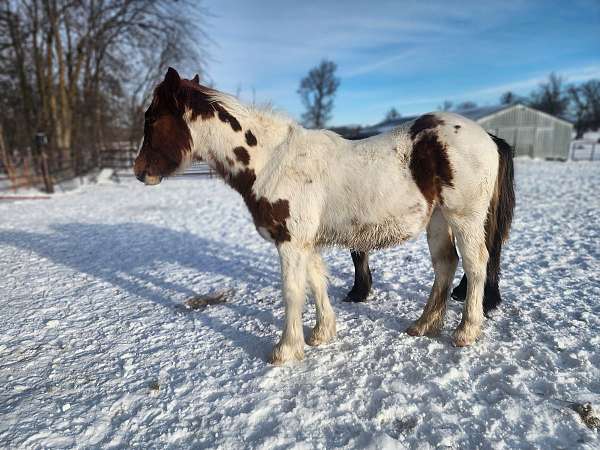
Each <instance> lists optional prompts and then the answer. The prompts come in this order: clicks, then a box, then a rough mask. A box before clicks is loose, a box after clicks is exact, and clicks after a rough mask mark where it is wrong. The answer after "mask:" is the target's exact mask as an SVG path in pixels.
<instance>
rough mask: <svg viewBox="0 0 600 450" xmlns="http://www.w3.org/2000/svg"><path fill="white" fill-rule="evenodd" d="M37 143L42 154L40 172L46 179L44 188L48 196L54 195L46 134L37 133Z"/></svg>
mask: <svg viewBox="0 0 600 450" xmlns="http://www.w3.org/2000/svg"><path fill="white" fill-rule="evenodd" d="M35 143H36V145H37V148H38V151H39V153H40V172H41V174H42V178H43V179H44V187H45V189H46V192H47V193H48V194H53V193H54V185H53V184H52V177H51V176H50V171H49V170H48V153H47V152H46V146H47V144H48V138H47V137H46V135H45V134H44V133H37V134H36V135H35Z"/></svg>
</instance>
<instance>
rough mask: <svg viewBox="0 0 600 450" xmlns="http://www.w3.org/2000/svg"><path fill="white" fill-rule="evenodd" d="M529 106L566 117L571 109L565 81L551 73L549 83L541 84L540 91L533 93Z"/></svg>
mask: <svg viewBox="0 0 600 450" xmlns="http://www.w3.org/2000/svg"><path fill="white" fill-rule="evenodd" d="M529 105H530V106H531V107H532V108H535V109H539V110H540V111H544V112H547V113H548V114H552V115H553V116H558V117H564V116H565V115H566V114H567V112H568V108H569V97H568V96H567V93H566V92H565V88H564V79H563V78H562V77H560V76H558V75H556V74H555V73H551V74H550V77H549V78H548V81H547V82H546V83H541V84H540V85H539V87H538V89H537V90H535V91H533V92H532V93H531V96H530V100H529Z"/></svg>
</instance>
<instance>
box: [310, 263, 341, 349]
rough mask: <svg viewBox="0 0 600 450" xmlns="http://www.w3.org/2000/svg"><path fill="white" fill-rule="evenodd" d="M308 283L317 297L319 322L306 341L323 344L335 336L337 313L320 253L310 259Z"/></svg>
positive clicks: (311, 343)
mask: <svg viewBox="0 0 600 450" xmlns="http://www.w3.org/2000/svg"><path fill="white" fill-rule="evenodd" d="M307 271H308V284H309V286H310V289H311V291H312V292H313V295H314V297H315V306H316V310H317V314H316V315H317V322H316V324H315V327H314V328H313V329H312V332H311V333H310V336H309V337H308V339H307V341H306V343H307V344H308V345H313V346H316V345H321V344H326V343H328V342H330V341H331V340H332V339H333V338H334V337H335V332H336V329H335V328H336V327H335V313H334V312H333V309H332V308H331V304H330V303H329V297H328V295H327V270H326V268H325V265H324V264H323V259H322V258H321V255H319V254H318V253H316V252H315V253H313V254H312V255H311V256H310V258H309V261H308V270H307Z"/></svg>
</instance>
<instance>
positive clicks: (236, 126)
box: [215, 105, 242, 131]
mask: <svg viewBox="0 0 600 450" xmlns="http://www.w3.org/2000/svg"><path fill="white" fill-rule="evenodd" d="M215 108H216V109H217V111H218V112H219V119H220V120H221V122H225V123H228V124H229V125H230V126H231V129H232V130H233V131H242V126H241V125H240V123H239V122H238V120H237V119H236V118H235V117H233V116H232V115H231V114H229V112H228V111H227V110H226V109H225V108H223V107H222V106H221V105H216V106H215Z"/></svg>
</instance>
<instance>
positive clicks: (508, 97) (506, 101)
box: [500, 91, 520, 105]
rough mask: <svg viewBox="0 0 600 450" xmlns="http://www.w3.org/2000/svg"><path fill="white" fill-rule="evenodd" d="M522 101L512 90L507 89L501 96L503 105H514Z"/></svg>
mask: <svg viewBox="0 0 600 450" xmlns="http://www.w3.org/2000/svg"><path fill="white" fill-rule="evenodd" d="M519 101H520V99H519V97H518V96H517V95H516V94H515V93H514V92H512V91H506V92H505V93H504V94H502V95H501V96H500V104H501V105H512V104H514V103H518V102H519Z"/></svg>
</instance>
